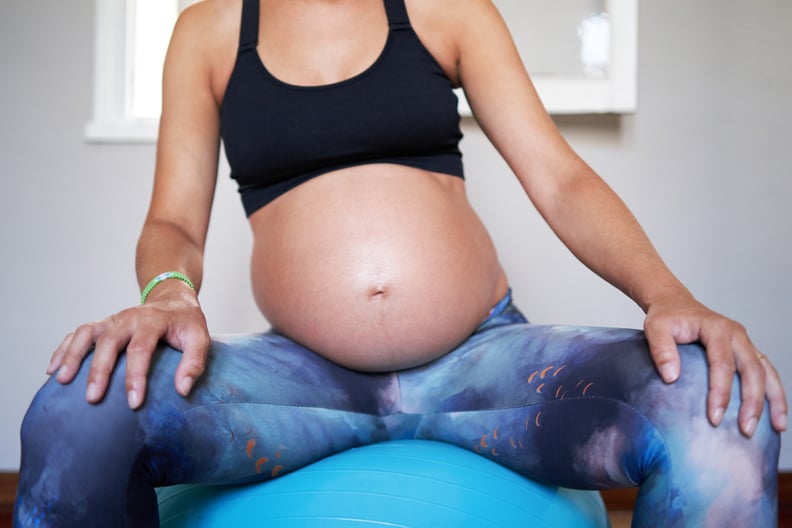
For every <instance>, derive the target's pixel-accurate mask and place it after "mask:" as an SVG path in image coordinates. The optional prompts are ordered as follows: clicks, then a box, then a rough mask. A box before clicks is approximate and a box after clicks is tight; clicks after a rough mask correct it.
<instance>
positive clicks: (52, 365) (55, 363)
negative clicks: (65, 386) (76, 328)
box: [47, 332, 74, 375]
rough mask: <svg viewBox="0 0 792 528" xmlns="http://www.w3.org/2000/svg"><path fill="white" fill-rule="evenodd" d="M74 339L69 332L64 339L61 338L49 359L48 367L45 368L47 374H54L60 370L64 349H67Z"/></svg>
mask: <svg viewBox="0 0 792 528" xmlns="http://www.w3.org/2000/svg"><path fill="white" fill-rule="evenodd" d="M73 337H74V332H69V333H68V334H66V337H64V338H63V341H61V343H60V345H58V348H56V349H55V352H53V354H52V357H51V358H50V362H49V365H48V366H47V374H50V375H51V374H54V373H55V371H56V370H58V368H60V366H61V364H62V363H63V356H64V355H65V354H66V349H67V348H69V344H70V343H71V341H72V338H73Z"/></svg>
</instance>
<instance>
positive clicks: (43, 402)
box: [15, 333, 395, 527]
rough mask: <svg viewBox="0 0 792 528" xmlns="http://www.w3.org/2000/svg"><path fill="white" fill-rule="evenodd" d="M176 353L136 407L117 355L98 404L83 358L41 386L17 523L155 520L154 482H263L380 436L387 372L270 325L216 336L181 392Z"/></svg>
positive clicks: (25, 447)
mask: <svg viewBox="0 0 792 528" xmlns="http://www.w3.org/2000/svg"><path fill="white" fill-rule="evenodd" d="M180 359H181V354H180V353H179V352H177V351H176V350H173V349H171V348H168V347H162V348H160V349H159V350H158V351H157V352H156V354H155V356H154V358H153V361H152V365H151V372H150V375H149V384H148V392H147V395H146V400H145V403H144V405H143V406H142V407H141V408H140V409H139V410H136V411H132V410H130V409H129V407H128V406H127V403H126V395H125V387H124V367H125V358H124V357H123V356H122V357H121V358H120V360H119V363H118V365H117V367H116V369H115V371H114V373H113V375H112V379H111V382H110V386H109V389H108V391H107V394H106V396H105V398H104V399H103V400H102V401H101V403H99V404H89V403H87V402H86V401H85V388H86V381H87V375H88V364H89V361H86V362H85V363H84V365H83V367H82V369H81V371H80V373H79V374H78V376H77V378H76V379H75V380H74V381H73V382H72V383H70V384H68V385H62V384H60V383H58V382H57V381H56V380H55V379H54V378H52V379H50V380H49V381H48V382H47V383H46V384H45V385H44V387H42V389H41V390H40V391H39V393H38V394H37V396H36V397H35V399H34V401H33V403H32V404H31V406H30V408H29V410H28V413H27V415H26V417H25V420H24V423H23V427H22V465H21V471H20V482H19V493H18V500H17V505H16V513H15V521H16V522H17V525H19V526H28V525H39V526H64V527H65V526H125V525H126V523H131V524H130V525H132V526H148V525H151V526H155V525H156V524H155V523H156V499H155V496H154V492H153V489H154V487H156V486H163V485H168V484H176V483H186V482H223V483H231V482H244V481H255V480H266V479H270V478H273V477H275V476H278V475H279V474H284V473H286V472H289V471H292V470H294V469H296V468H299V467H301V466H303V465H306V464H308V463H310V462H312V461H314V460H317V459H319V458H321V457H324V456H327V455H329V454H332V453H334V452H338V451H340V450H343V449H347V448H349V447H353V446H356V445H362V444H366V443H371V442H375V441H380V440H384V439H386V438H387V436H386V434H387V433H386V431H385V428H384V426H383V424H382V419H381V418H380V416H381V414H383V409H382V408H381V405H382V404H381V403H380V402H383V401H385V402H387V398H384V399H383V398H380V397H378V395H379V394H388V393H389V387H391V386H392V385H393V384H394V382H395V378H394V377H393V376H390V375H363V374H359V373H355V372H352V371H349V370H347V369H344V368H342V367H340V366H338V365H335V364H333V363H331V362H329V361H327V360H324V359H323V358H321V357H319V356H317V355H316V354H313V353H311V352H310V351H308V350H306V349H304V348H303V347H300V346H299V345H296V344H295V343H293V342H291V341H289V340H288V339H286V338H284V337H282V336H279V335H276V334H271V333H270V334H263V335H256V336H244V337H229V338H219V339H215V340H214V341H213V343H212V347H211V350H210V353H209V358H208V364H207V369H206V372H205V373H204V375H203V376H202V378H201V379H200V380H199V381H198V383H197V384H196V385H195V387H194V389H193V391H192V393H191V394H190V396H189V397H187V398H183V397H181V396H180V395H179V394H178V393H177V392H176V390H175V388H174V385H173V376H174V373H175V370H176V366H177V365H178V362H179V360H180ZM385 411H387V409H385ZM125 516H126V517H125ZM36 523H40V524H36Z"/></svg>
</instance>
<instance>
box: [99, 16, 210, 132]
mask: <svg viewBox="0 0 792 528" xmlns="http://www.w3.org/2000/svg"><path fill="white" fill-rule="evenodd" d="M160 1H162V2H174V3H176V5H177V6H178V7H179V9H181V8H183V7H185V6H186V5H189V4H190V3H192V2H193V1H195V0H160ZM94 9H95V31H94V97H93V113H92V117H91V120H90V121H89V122H88V123H87V124H86V125H85V138H86V140H87V141H90V142H98V143H150V142H154V141H156V139H157V131H158V128H159V120H158V119H142V118H134V117H132V116H130V115H129V114H128V107H129V105H128V104H127V97H128V95H129V94H128V91H129V90H130V89H131V88H130V83H129V77H128V71H127V70H128V68H127V65H128V64H129V62H130V61H131V58H132V53H131V52H130V50H128V49H127V42H128V39H127V28H128V16H129V13H130V6H129V2H128V0H95V1H94Z"/></svg>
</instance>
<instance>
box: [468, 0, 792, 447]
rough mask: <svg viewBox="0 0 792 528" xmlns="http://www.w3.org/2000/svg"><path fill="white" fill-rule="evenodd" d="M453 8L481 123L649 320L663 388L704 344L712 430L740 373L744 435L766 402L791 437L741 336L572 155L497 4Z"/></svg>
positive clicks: (549, 210) (556, 226)
mask: <svg viewBox="0 0 792 528" xmlns="http://www.w3.org/2000/svg"><path fill="white" fill-rule="evenodd" d="M455 5H458V6H459V9H460V10H461V13H460V14H459V15H458V16H459V23H458V25H457V28H458V30H457V31H458V33H457V35H458V37H457V42H458V43H459V44H458V54H459V55H458V56H459V62H458V71H459V78H460V83H461V84H462V86H463V88H464V90H465V94H466V96H467V98H468V101H469V102H470V105H471V108H472V110H473V113H474V115H475V117H476V119H477V120H478V122H479V124H480V125H481V127H482V129H483V130H484V132H485V133H486V134H487V136H488V137H489V138H490V140H491V141H492V142H493V144H494V145H495V147H496V148H497V149H498V151H499V152H500V153H501V155H502V156H503V157H504V159H505V160H506V162H507V163H508V164H509V166H510V167H511V169H512V170H513V171H514V173H515V174H516V175H517V177H518V179H519V181H520V183H521V184H522V186H523V188H524V189H525V191H526V193H527V194H528V196H529V197H530V199H531V201H532V202H533V203H534V205H535V206H536V208H537V209H538V210H539V213H540V214H541V215H542V216H543V218H544V219H545V220H546V221H547V222H548V224H549V225H550V227H551V228H552V229H553V231H554V232H555V233H556V234H557V235H558V236H559V238H560V239H561V240H562V241H563V242H564V244H565V245H566V246H567V247H569V249H570V250H571V251H572V252H573V253H574V254H575V255H576V256H577V257H578V258H579V259H580V260H581V261H582V262H583V263H584V264H585V265H586V266H588V267H589V268H591V269H592V270H593V271H594V272H596V273H597V274H598V275H600V276H602V277H603V278H604V279H605V280H607V281H608V282H610V283H611V284H613V285H614V286H616V287H617V288H619V289H621V290H622V291H623V292H624V293H626V294H627V295H628V296H630V297H631V298H632V299H633V300H635V302H636V303H638V305H639V306H640V307H641V308H642V309H643V310H644V311H645V313H646V314H647V317H646V322H645V330H646V336H647V339H648V340H649V345H650V349H651V353H652V357H653V359H654V361H655V364H656V365H657V367H658V369H659V371H660V373H661V375H662V377H663V379H664V380H665V381H666V382H672V381H675V380H676V379H677V377H678V376H679V371H680V359H679V353H678V351H677V348H676V344H677V343H689V342H694V341H701V342H702V343H703V344H704V346H705V347H706V349H707V355H708V360H709V364H710V368H711V376H710V393H709V401H708V415H709V417H710V420H711V422H712V423H713V424H715V425H717V424H719V423H720V421H721V418H722V416H723V411H724V409H725V408H726V406H727V405H728V401H729V394H730V392H731V384H732V381H733V378H734V374H735V372H738V373H739V375H740V379H741V391H742V406H741V410H740V427H741V430H742V431H743V433H745V434H746V435H749V436H750V435H751V434H753V431H754V428H755V425H756V421H757V420H758V418H759V416H760V415H761V412H762V408H763V405H764V399H765V396H767V398H768V399H769V401H770V408H771V418H772V422H773V425H774V426H775V428H776V429H778V430H783V429H785V428H786V412H787V404H786V399H785V397H784V391H783V389H782V387H781V382H780V378H779V376H778V373H777V372H776V371H775V369H774V368H773V366H772V365H771V364H770V363H769V361H767V359H766V358H764V356H762V355H761V354H760V353H759V351H758V350H757V349H756V348H755V347H754V345H753V344H752V343H751V341H750V339H749V338H748V336H747V334H746V332H745V329H744V328H743V327H742V326H740V325H739V324H737V323H735V322H734V321H731V320H729V319H726V318H725V317H723V316H721V315H719V314H716V313H714V312H712V311H711V310H709V309H707V308H706V307H704V306H703V305H702V304H700V303H699V302H697V301H696V300H695V299H694V297H693V296H692V295H691V293H690V292H689V291H688V290H687V289H686V288H685V287H684V286H683V285H682V283H681V282H680V281H679V280H678V279H677V278H676V277H675V276H674V275H673V274H672V273H671V272H670V271H669V269H668V268H667V267H666V266H665V264H664V263H663V261H662V260H661V259H660V257H659V255H658V254H657V252H656V251H655V249H654V247H653V246H652V244H651V243H650V241H649V239H648V238H647V236H646V235H645V234H644V232H643V230H642V229H641V227H640V226H639V224H638V222H637V221H636V220H635V218H634V216H633V215H632V214H631V213H630V211H629V210H628V209H627V207H626V206H625V205H624V203H623V202H622V201H621V200H620V199H619V198H618V197H617V196H616V195H615V193H614V192H613V191H612V190H611V189H610V187H609V186H608V185H607V184H606V183H605V182H604V181H603V180H602V179H601V178H600V177H599V176H597V174H595V173H594V171H593V170H592V169H591V168H590V167H589V166H588V165H587V164H586V163H584V162H583V160H581V159H580V158H579V157H578V156H577V154H575V152H574V151H573V150H572V149H571V148H570V146H569V145H568V144H567V142H566V141H565V140H564V138H563V137H562V136H561V134H560V132H559V131H558V129H557V128H556V126H555V124H554V123H553V121H552V119H551V118H550V117H549V116H548V114H547V112H546V111H545V110H544V108H543V106H542V104H541V102H540V100H539V97H538V95H537V93H536V91H535V89H534V87H533V85H532V83H531V81H530V79H529V77H528V74H527V73H526V71H525V68H524V66H523V65H522V62H521V60H520V57H519V55H518V53H517V51H516V49H515V46H514V44H513V42H512V39H511V37H510V35H509V33H508V30H507V29H506V26H505V24H504V23H503V20H502V19H501V17H500V15H499V14H498V13H497V12H496V10H495V8H494V7H493V6H492V4H491V2H490V1H489V0H470V1H467V2H459V3H458V4H455Z"/></svg>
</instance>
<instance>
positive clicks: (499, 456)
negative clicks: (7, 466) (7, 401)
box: [14, 0, 787, 528]
mask: <svg viewBox="0 0 792 528" xmlns="http://www.w3.org/2000/svg"><path fill="white" fill-rule="evenodd" d="M455 87H462V88H463V89H464V91H465V94H466V96H467V99H468V100H469V102H470V104H471V107H472V109H473V112H474V115H475V117H476V119H477V121H478V123H479V124H480V125H481V127H482V128H483V130H484V132H485V133H486V134H487V136H488V137H489V139H490V140H491V141H492V142H493V144H494V145H495V147H496V148H497V149H498V151H499V152H500V153H501V154H502V156H503V157H504V159H505V160H506V161H507V162H508V164H509V166H510V167H511V168H512V170H513V172H514V174H515V175H516V177H517V178H518V179H519V181H520V183H521V184H522V187H523V188H524V189H525V192H526V194H527V197H528V198H529V199H530V202H532V203H533V205H534V206H535V207H536V208H538V210H539V212H540V213H541V214H542V216H543V217H544V218H545V219H546V220H547V222H548V223H549V225H550V226H551V227H552V229H553V230H554V231H555V233H557V235H558V236H559V237H560V238H561V240H562V241H563V242H564V243H565V244H566V245H567V246H568V247H569V248H570V249H571V250H572V251H573V252H574V254H575V255H576V256H577V257H578V258H580V260H582V261H583V262H584V263H585V264H586V265H587V266H588V267H590V268H591V269H592V270H594V271H595V272H596V273H598V274H599V275H601V276H602V277H604V278H605V279H606V280H608V281H610V282H611V283H612V284H613V285H615V286H616V287H618V288H620V289H621V290H622V291H623V292H625V294H627V295H629V296H630V297H631V298H632V299H633V300H634V301H635V302H636V303H638V305H640V307H641V308H642V309H643V310H644V311H645V312H646V323H645V333H644V332H641V331H637V330H636V331H632V330H616V329H591V328H574V327H549V326H536V325H531V324H530V323H528V322H527V321H526V320H525V318H524V317H523V316H522V315H521V314H520V312H519V311H518V310H517V308H516V307H515V306H514V304H513V303H512V299H511V294H510V290H509V282H508V279H507V277H506V275H505V273H504V271H503V269H502V267H501V265H500V264H499V262H498V257H497V255H496V251H495V248H494V246H493V243H492V240H491V239H490V237H489V235H488V233H487V231H486V230H485V228H484V226H483V225H482V223H481V221H480V220H479V218H478V217H477V215H476V214H475V212H474V211H473V209H472V208H471V206H470V204H469V202H468V199H467V197H466V191H465V178H466V177H467V178H487V177H488V175H487V174H472V175H465V174H464V173H463V168H462V161H461V154H460V151H459V148H458V144H459V141H460V139H461V132H460V127H459V115H458V114H457V109H456V108H457V100H456V97H455V95H454V92H453V91H452V90H453V89H454V88H455ZM221 139H222V141H223V143H224V147H225V151H226V154H227V157H228V161H229V164H230V166H231V170H232V177H233V178H235V180H236V181H237V182H238V184H239V189H240V194H241V198H242V203H243V206H244V209H245V211H246V213H247V216H248V218H249V221H250V226H251V229H252V232H253V240H254V247H253V255H252V263H251V276H252V288H253V292H254V296H255V299H256V301H257V304H258V306H259V307H260V309H261V312H262V314H263V315H264V316H265V317H266V320H267V321H269V322H270V323H271V325H272V330H271V331H269V332H267V333H263V334H260V335H255V336H245V337H236V338H224V339H220V338H217V339H214V340H213V339H211V338H210V336H209V333H208V330H207V327H206V323H205V320H204V316H203V314H202V311H201V307H200V305H199V302H198V297H197V292H198V290H199V289H200V286H201V279H202V261H203V250H204V242H205V238H206V232H207V227H208V223H209V217H210V210H211V205H212V201H213V194H214V188H215V184H216V178H217V165H218V156H219V145H220V141H221ZM526 206H528V200H526ZM514 243H515V244H525V243H530V241H529V240H521V239H515V240H514ZM137 276H138V279H139V282H140V285H141V289H142V290H143V293H142V302H141V304H140V305H138V306H134V307H132V308H129V309H127V310H124V311H122V312H120V313H117V314H115V315H112V316H110V317H108V318H106V319H103V320H101V321H97V322H92V323H88V324H85V325H83V326H81V327H79V328H78V329H77V330H76V331H75V332H73V333H70V334H69V335H68V336H67V337H66V338H65V340H64V341H63V343H62V344H61V345H60V346H59V347H58V348H57V350H56V351H55V353H54V355H53V358H52V361H51V364H50V366H49V372H50V373H51V374H53V376H52V378H51V379H50V380H49V381H48V382H47V383H46V384H45V385H44V387H43V388H42V389H41V391H40V392H39V393H38V395H37V396H36V398H35V400H34V401H33V403H32V405H31V407H30V409H29V411H28V413H27V416H26V418H25V421H24V423H23V427H22V439H23V453H22V465H21V473H20V482H19V491H18V498H17V504H16V509H15V516H14V524H15V526H17V527H27V526H57V527H60V528H64V527H80V528H86V527H94V526H95V527H102V528H107V527H122V526H130V527H151V526H157V525H158V520H157V502H156V497H155V494H154V488H155V487H158V486H166V485H170V484H177V483H188V482H193V483H240V482H252V481H258V480H266V479H271V478H277V477H278V476H279V475H282V474H284V473H287V472H289V471H293V470H295V469H297V468H299V467H301V466H304V465H306V464H308V463H310V462H312V461H315V460H317V459H319V458H321V457H325V456H328V455H331V454H333V453H336V452H339V451H341V450H344V449H347V448H350V447H353V446H359V445H363V444H368V443H372V442H379V441H385V440H388V439H394V438H427V439H433V440H439V441H445V442H450V443H453V444H457V445H460V446H462V447H465V448H468V449H471V450H474V451H476V452H479V453H481V455H482V456H486V457H489V458H491V459H493V460H495V461H497V462H499V463H501V464H503V465H505V466H507V467H509V468H511V469H513V470H515V471H518V472H520V473H522V474H524V475H527V476H529V477H531V478H534V479H538V480H541V481H543V482H546V483H550V484H555V485H563V486H568V487H584V488H608V487H623V486H640V487H641V491H640V496H639V500H638V503H637V505H636V512H635V525H636V526H644V527H649V526H651V527H671V526H679V527H681V526H718V527H725V526H742V527H744V526H771V525H773V524H774V522H775V516H776V483H775V479H776V469H777V459H778V449H779V434H778V432H780V431H782V430H784V429H785V428H786V412H787V405H786V400H785V396H784V392H783V389H782V387H781V382H780V380H779V377H778V374H777V373H776V371H775V369H774V368H773V366H772V365H771V364H770V362H769V361H768V359H767V358H766V357H765V356H764V355H762V354H761V353H760V352H759V351H758V350H757V349H756V348H755V347H754V346H753V345H752V344H751V341H750V340H749V338H748V336H747V334H746V333H745V330H744V329H743V328H742V327H741V326H740V325H738V324H737V323H735V322H733V321H731V320H728V319H726V318H724V317H722V316H720V315H718V314H716V313H714V312H712V311H711V310H709V309H708V308H706V307H704V306H702V305H701V304H700V303H699V302H697V301H696V300H695V299H694V298H693V297H692V296H691V294H690V293H689V292H688V290H687V289H686V288H685V287H684V286H683V285H682V284H681V283H680V282H679V281H678V280H677V279H676V278H675V277H674V276H673V275H672V274H671V272H670V271H669V270H668V269H667V268H666V266H665V265H664V264H663V262H662V261H661V259H660V258H659V257H658V255H657V254H656V252H655V250H654V249H653V247H652V245H651V244H650V242H649V241H648V240H647V238H646V236H645V235H644V233H643V231H642V230H641V228H640V227H639V226H638V224H637V223H636V221H635V220H634V218H633V216H632V215H631V214H630V212H629V211H628V210H627V209H626V207H625V206H624V205H623V203H622V202H621V201H620V200H619V199H618V198H617V197H616V196H615V195H614V193H613V192H612V191H611V190H610V189H609V188H608V186H607V185H606V184H605V183H604V182H603V180H602V179H600V178H599V177H598V176H597V175H596V174H594V173H593V171H592V170H591V169H590V168H589V167H588V166H587V165H586V164H585V163H584V162H583V161H582V160H581V159H580V158H579V157H578V156H577V155H576V154H575V153H574V152H573V151H572V150H571V149H570V147H569V146H568V145H567V144H566V142H565V141H564V139H563V138H562V137H561V135H560V134H559V132H558V130H557V129H556V128H555V126H554V124H553V122H552V120H551V119H550V118H549V117H548V115H547V113H546V112H545V110H544V109H543V107H542V105H541V103H540V101H539V99H538V97H537V95H536V92H535V91H534V88H533V86H532V84H531V81H530V79H529V77H528V75H527V74H526V72H525V69H524V68H523V66H522V63H521V61H520V59H519V57H518V54H517V52H516V50H515V48H514V45H513V43H512V40H511V38H510V36H509V34H508V31H507V29H506V27H505V25H504V23H503V21H502V20H501V18H500V17H499V15H498V13H497V11H496V10H495V8H494V7H493V6H492V4H491V3H490V2H489V1H488V0H433V1H422V0H289V1H285V0H205V1H203V2H200V3H198V4H196V5H194V6H192V7H190V8H188V9H187V10H186V11H185V12H184V13H183V14H182V15H181V17H180V19H179V21H178V23H177V25H176V28H175V30H174V34H173V37H172V41H171V44H170V48H169V51H168V55H167V59H166V64H165V72H164V97H163V111H162V118H161V128H160V134H159V143H158V150H157V163H156V172H155V185H154V191H153V197H152V201H151V206H150V210H149V214H148V217H147V219H146V222H145V225H144V227H143V231H142V233H141V235H140V240H139V244H138V252H137ZM735 374H737V376H736V375H735ZM763 410H764V412H763Z"/></svg>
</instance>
